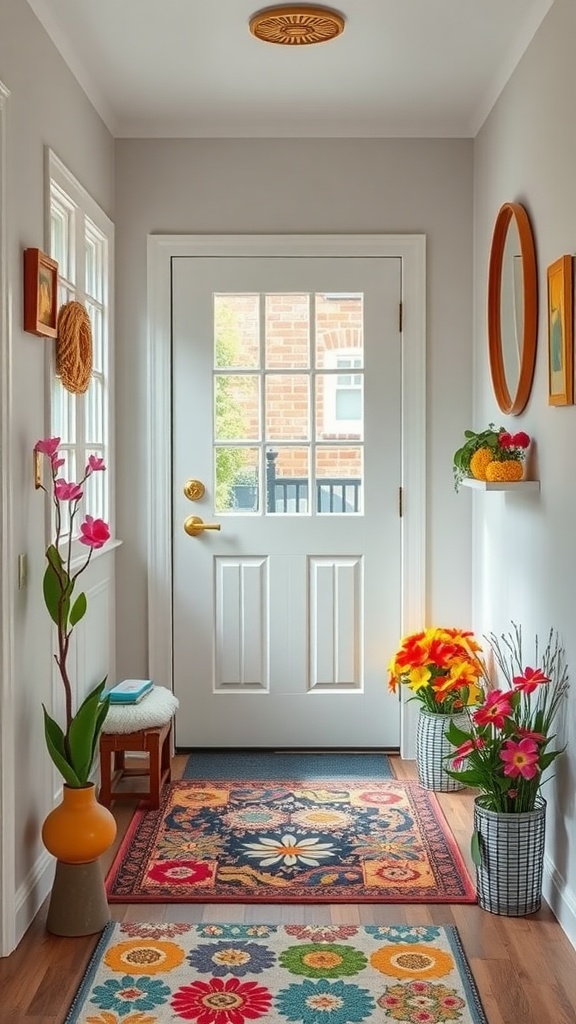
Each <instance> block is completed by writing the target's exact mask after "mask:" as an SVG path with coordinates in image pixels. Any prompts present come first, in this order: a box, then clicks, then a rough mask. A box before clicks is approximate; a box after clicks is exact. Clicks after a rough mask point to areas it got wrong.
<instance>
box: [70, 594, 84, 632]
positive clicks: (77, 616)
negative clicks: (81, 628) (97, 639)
mask: <svg viewBox="0 0 576 1024" xmlns="http://www.w3.org/2000/svg"><path fill="white" fill-rule="evenodd" d="M87 607H88V602H87V600H86V594H85V593H84V591H82V593H81V594H78V597H77V598H76V600H75V601H74V604H73V605H72V608H71V609H70V625H71V626H76V625H77V623H78V622H80V620H81V619H83V618H84V616H85V615H86V609H87Z"/></svg>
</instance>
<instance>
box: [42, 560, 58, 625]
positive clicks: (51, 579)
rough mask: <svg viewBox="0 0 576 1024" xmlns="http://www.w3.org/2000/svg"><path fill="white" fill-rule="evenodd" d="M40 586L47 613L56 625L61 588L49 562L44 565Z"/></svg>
mask: <svg viewBox="0 0 576 1024" xmlns="http://www.w3.org/2000/svg"><path fill="white" fill-rule="evenodd" d="M42 587H43V591H44V604H45V605H46V607H47V609H48V614H49V615H50V618H51V619H52V621H53V622H55V623H56V625H58V623H59V621H60V619H59V614H60V598H61V597H62V589H61V587H60V579H59V577H58V574H57V572H56V570H55V569H54V567H53V565H52V564H51V563H48V565H47V566H46V572H45V573H44V580H43V583H42Z"/></svg>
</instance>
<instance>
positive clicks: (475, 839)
mask: <svg viewBox="0 0 576 1024" xmlns="http://www.w3.org/2000/svg"><path fill="white" fill-rule="evenodd" d="M470 856H471V857H472V863H473V864H475V865H476V867H477V868H479V867H480V865H481V863H482V850H481V848H480V834H479V833H478V832H476V831H474V832H473V833H472V838H471V840H470Z"/></svg>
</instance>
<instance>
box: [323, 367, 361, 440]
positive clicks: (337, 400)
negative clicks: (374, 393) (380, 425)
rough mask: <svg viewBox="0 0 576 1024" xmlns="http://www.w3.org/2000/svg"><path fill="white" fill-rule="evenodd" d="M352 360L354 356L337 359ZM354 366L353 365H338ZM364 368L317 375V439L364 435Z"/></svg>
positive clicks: (354, 438) (356, 437) (356, 438)
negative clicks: (358, 370) (356, 370)
mask: <svg viewBox="0 0 576 1024" xmlns="http://www.w3.org/2000/svg"><path fill="white" fill-rule="evenodd" d="M334 361H335V362H337V363H338V364H339V363H341V362H348V363H352V362H353V360H351V359H348V360H340V359H338V360H334ZM338 369H346V370H353V369H356V368H355V367H353V366H351V365H350V366H348V367H346V366H344V367H342V366H338ZM363 398H364V371H363V370H362V371H360V372H359V373H358V372H354V373H352V372H346V373H339V372H337V371H336V372H333V373H319V374H317V375H316V437H317V439H318V440H320V441H322V440H332V439H340V440H349V441H361V440H362V438H363V436H364V422H363V421H364V409H363Z"/></svg>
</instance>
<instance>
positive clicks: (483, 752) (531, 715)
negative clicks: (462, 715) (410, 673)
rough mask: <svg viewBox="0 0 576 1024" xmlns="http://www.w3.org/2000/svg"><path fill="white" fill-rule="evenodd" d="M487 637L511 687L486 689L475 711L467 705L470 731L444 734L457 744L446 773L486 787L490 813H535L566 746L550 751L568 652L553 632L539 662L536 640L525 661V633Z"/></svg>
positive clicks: (452, 729)
mask: <svg viewBox="0 0 576 1024" xmlns="http://www.w3.org/2000/svg"><path fill="white" fill-rule="evenodd" d="M512 625H513V632H511V633H505V634H503V635H502V636H500V637H498V636H496V635H495V634H493V633H491V634H490V636H488V637H486V640H487V642H488V644H489V645H490V648H491V650H492V652H493V655H494V660H495V662H496V665H497V667H498V670H499V673H500V675H501V676H502V678H503V681H504V682H505V684H506V685H505V687H504V688H501V687H500V686H496V687H495V686H493V685H492V687H491V688H490V687H489V688H487V690H486V694H485V697H484V700H483V702H482V703H481V704H480V706H479V707H478V708H476V709H470V708H468V709H466V710H467V711H468V717H469V722H470V725H469V728H467V729H459V728H457V727H456V726H455V725H454V724H453V723H452V724H451V725H450V727H449V728H448V729H447V731H446V736H447V738H448V740H449V741H450V743H451V744H452V745H453V746H454V747H455V748H456V749H455V751H451V752H450V754H449V761H452V762H453V764H452V767H447V768H446V771H447V774H448V775H451V776H452V777H453V778H455V779H458V780H459V781H460V782H462V783H463V784H464V785H465V786H472V787H474V788H476V789H478V790H479V791H480V794H481V802H482V806H483V807H484V808H485V809H487V810H489V811H497V812H504V813H506V814H521V813H523V812H525V811H532V810H534V807H535V804H536V797H537V796H538V794H539V791H540V788H541V786H542V783H543V782H544V781H545V778H544V773H545V771H546V769H547V768H549V767H550V765H551V764H552V762H553V761H554V760H555V759H556V758H557V757H558V756H559V754H561V753H562V752H563V750H564V747H555V748H551V743H552V741H553V740H554V739H555V735H554V733H553V732H552V728H553V723H554V720H555V718H556V716H557V714H558V712H559V710H560V707H561V704H562V703H563V701H564V700H565V698H566V696H567V693H568V685H569V683H568V670H567V667H566V660H565V652H564V648H563V646H562V644H561V643H560V640H559V637H558V634H557V633H556V632H555V631H554V630H550V634H549V637H548V643H547V645H546V648H545V650H544V653H543V655H542V659H541V663H540V664H539V661H540V658H539V651H538V637H536V640H535V653H534V665H535V666H536V667H530V666H527V665H526V663H525V660H524V656H523V651H522V631H521V628H520V626H518V625H516V624H515V623H513V624H512Z"/></svg>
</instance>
